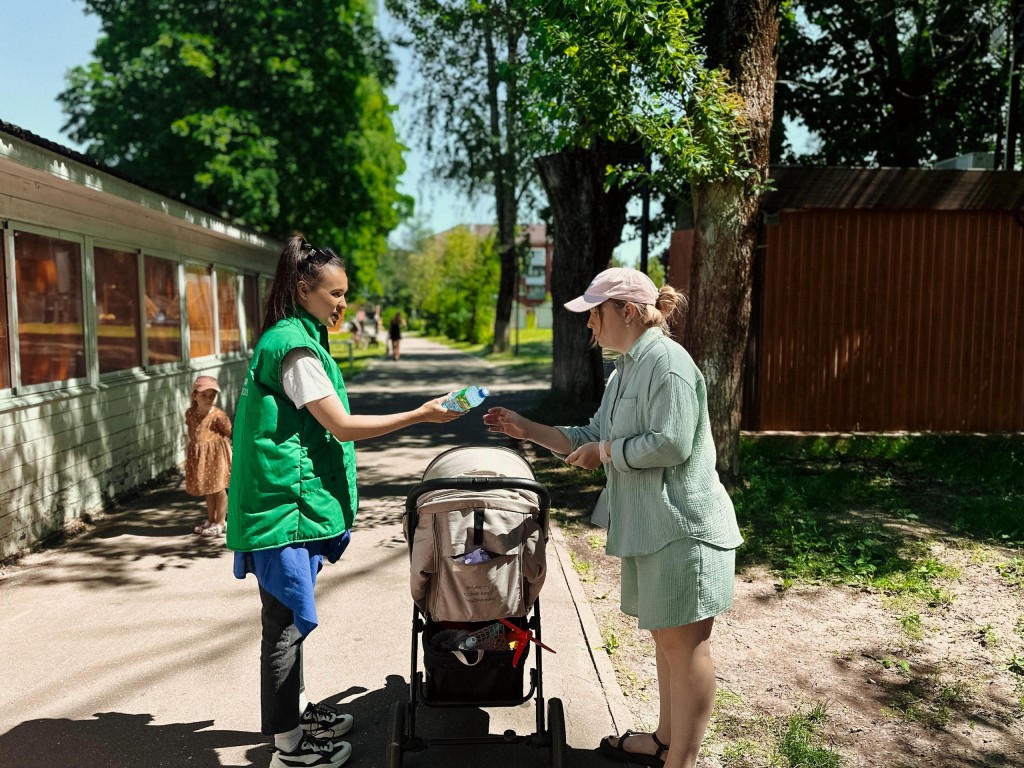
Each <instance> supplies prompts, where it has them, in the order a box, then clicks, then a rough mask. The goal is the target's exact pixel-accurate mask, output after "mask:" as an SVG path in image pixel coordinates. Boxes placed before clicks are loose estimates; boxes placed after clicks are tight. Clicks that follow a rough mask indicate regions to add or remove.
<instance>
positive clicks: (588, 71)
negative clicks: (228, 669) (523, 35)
mask: <svg viewBox="0 0 1024 768" xmlns="http://www.w3.org/2000/svg"><path fill="white" fill-rule="evenodd" d="M530 2H531V4H532V5H534V6H535V7H536V9H537V10H538V12H540V13H541V14H543V15H542V16H541V17H539V20H538V24H539V28H538V30H537V34H536V35H535V36H534V38H533V45H532V48H531V53H532V59H533V67H532V70H531V76H530V84H531V86H532V87H533V88H534V89H535V91H536V98H533V99H532V100H530V102H529V103H528V104H527V106H528V108H529V109H530V110H531V113H530V120H531V121H536V122H539V123H541V124H543V125H544V126H546V128H547V130H548V132H549V141H550V143H549V147H550V149H551V150H553V151H559V150H562V149H565V148H568V147H589V146H591V145H592V144H593V143H594V142H595V141H597V140H604V141H609V142H613V143H618V144H625V145H639V146H640V147H641V149H642V150H643V151H644V152H646V153H648V154H651V155H653V156H654V158H655V164H654V166H655V170H654V174H653V180H654V181H655V182H660V184H657V186H661V187H666V188H667V189H669V190H676V189H677V188H678V186H679V185H680V184H681V183H683V182H685V181H688V180H703V179H709V180H716V179H722V178H726V177H730V176H733V175H734V174H736V173H737V169H738V166H740V165H741V164H740V163H739V162H738V160H739V159H740V158H742V155H743V143H742V137H743V129H744V126H743V124H742V115H741V112H740V109H739V104H738V99H737V97H736V94H735V92H734V91H733V90H732V89H731V88H730V85H729V82H728V79H727V73H724V72H722V71H720V70H716V69H713V68H710V67H708V66H706V62H705V58H704V55H703V53H702V48H701V46H700V44H699V39H700V35H701V31H702V30H701V28H700V26H699V25H697V24H696V23H694V22H693V21H692V19H691V14H690V12H689V11H688V10H687V7H686V5H687V4H686V3H679V2H675V1H673V0H639V1H638V0H594V1H593V2H588V3H586V4H580V3H576V2H573V1H572V0H530ZM641 157H642V155H641ZM608 171H609V175H608V179H607V180H608V183H609V184H616V183H619V182H625V181H630V180H634V179H636V178H638V177H640V176H641V174H642V173H643V172H644V171H643V167H642V164H638V163H635V162H634V163H626V164H623V166H622V167H619V168H609V169H608Z"/></svg>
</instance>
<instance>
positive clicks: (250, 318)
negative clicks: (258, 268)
mask: <svg viewBox="0 0 1024 768" xmlns="http://www.w3.org/2000/svg"><path fill="white" fill-rule="evenodd" d="M242 308H243V310H244V311H245V345H246V348H248V349H252V348H253V347H255V346H256V340H257V339H258V338H259V337H260V284H259V279H258V278H257V277H256V275H243V276H242Z"/></svg>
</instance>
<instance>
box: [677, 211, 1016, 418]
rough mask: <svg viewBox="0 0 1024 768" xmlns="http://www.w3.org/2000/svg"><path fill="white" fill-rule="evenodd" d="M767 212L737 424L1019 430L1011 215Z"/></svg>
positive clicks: (1014, 260)
mask: <svg viewBox="0 0 1024 768" xmlns="http://www.w3.org/2000/svg"><path fill="white" fill-rule="evenodd" d="M777 221H778V223H777V225H771V226H767V227H766V228H765V241H764V248H763V249H761V250H760V251H759V261H760V263H759V264H758V265H757V274H756V279H755V288H754V294H755V295H754V308H753V312H754V317H753V319H752V339H751V355H750V359H749V364H748V366H747V374H746V382H745V388H746V397H745V404H744V418H743V422H744V428H747V429H753V430H763V431H770V430H799V431H890V430H910V431H937V432H946V431H951V432H998V431H1017V430H1024V310H1022V308H1021V304H1022V302H1024V231H1022V227H1021V224H1020V223H1019V221H1018V214H1016V213H1014V212H1007V211H978V210H956V211H951V210H897V211H891V210H869V209H847V210H837V209H831V210H785V211H783V212H781V213H780V214H778V219H777ZM686 261H689V259H686Z"/></svg>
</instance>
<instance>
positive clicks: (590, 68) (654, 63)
mask: <svg viewBox="0 0 1024 768" xmlns="http://www.w3.org/2000/svg"><path fill="white" fill-rule="evenodd" d="M532 1H533V5H534V7H535V9H536V11H537V13H538V17H539V26H538V28H537V29H536V31H535V33H534V34H533V35H532V36H531V62H532V69H531V72H530V84H531V86H532V89H533V92H532V93H531V98H530V100H529V101H528V102H526V104H527V108H528V109H530V110H532V115H531V117H530V122H531V123H532V124H537V125H541V126H544V128H545V129H546V130H547V131H548V132H549V142H550V144H549V146H550V149H551V150H552V151H549V153H547V154H545V155H543V156H541V157H540V158H538V160H537V164H538V167H539V169H540V173H541V178H542V180H543V182H544V185H545V188H546V190H547V193H548V201H549V204H550V207H551V211H552V214H553V217H554V227H553V228H554V244H555V262H554V265H553V269H552V278H551V279H552V284H551V294H552V300H553V303H554V340H553V350H552V351H553V373H552V387H553V389H555V390H561V391H563V392H566V393H569V394H571V395H572V396H573V397H574V398H576V399H577V400H580V401H596V400H597V399H599V398H600V395H601V392H602V390H603V371H602V369H601V360H600V356H599V355H598V354H597V353H595V352H591V353H590V354H589V355H588V354H587V352H586V349H587V344H588V341H589V333H588V331H587V329H586V318H584V317H581V316H579V315H573V314H572V313H569V312H566V311H564V310H563V309H562V304H563V303H564V302H565V301H568V300H569V299H571V298H573V297H574V296H577V295H579V294H580V293H582V292H583V291H584V290H585V289H586V287H587V284H588V283H589V282H590V279H591V278H592V277H593V276H594V275H595V274H596V273H597V272H598V271H600V270H601V269H604V268H605V267H607V266H608V264H609V261H610V259H611V254H612V250H613V249H614V248H615V246H616V245H618V243H619V240H620V238H621V232H622V226H623V223H624V222H625V218H626V204H627V203H628V201H629V198H630V197H631V196H632V194H633V193H634V191H635V190H636V185H637V183H638V182H640V181H645V182H646V183H649V184H650V185H651V187H652V189H653V190H654V191H655V192H659V191H660V192H665V191H670V192H671V191H676V192H677V191H678V189H679V187H680V186H682V185H683V184H685V183H687V181H688V180H689V179H694V178H696V179H701V180H707V181H710V180H722V179H730V178H733V177H735V176H736V175H737V173H739V174H740V175H744V174H747V173H749V172H750V169H749V168H748V167H747V166H746V165H745V164H743V163H740V162H739V160H740V159H741V157H742V155H743V153H744V151H745V149H744V144H743V142H742V132H743V125H742V123H741V122H740V120H739V119H738V115H739V110H738V102H737V99H736V94H735V93H734V92H732V91H730V89H729V88H728V86H727V84H726V82H725V79H724V76H723V73H721V72H718V71H714V70H712V69H710V68H708V67H706V66H705V63H704V60H703V57H702V56H701V55H700V52H699V49H698V46H697V44H696V37H697V34H698V33H699V29H698V27H697V26H696V25H695V24H693V23H692V21H691V18H690V15H689V12H688V10H687V8H686V7H685V6H684V4H681V3H679V2H676V1H675V0H641V1H639V2H637V1H636V0H592V2H589V3H587V4H585V5H582V4H579V3H575V2H571V0H532ZM647 156H653V163H652V165H651V168H653V172H652V173H650V174H648V173H647V171H646V170H645V169H646V168H647V166H648V164H647V163H646V162H645V160H646V157H647ZM581 359H582V360H583V363H582V364H581Z"/></svg>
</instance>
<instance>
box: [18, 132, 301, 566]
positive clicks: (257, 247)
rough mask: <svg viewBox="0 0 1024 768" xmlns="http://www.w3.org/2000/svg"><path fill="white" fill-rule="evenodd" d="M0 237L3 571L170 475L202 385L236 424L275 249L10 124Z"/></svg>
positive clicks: (273, 243)
mask: <svg viewBox="0 0 1024 768" xmlns="http://www.w3.org/2000/svg"><path fill="white" fill-rule="evenodd" d="M0 222H2V226H3V230H2V237H0V263H2V273H0V274H2V278H3V290H2V291H0V435H2V440H3V450H2V451H0V560H2V559H4V558H6V557H9V556H11V555H14V554H17V553H19V552H21V551H24V550H25V549H27V548H29V547H31V546H32V545H33V544H35V543H37V542H38V541H40V540H41V539H43V538H44V537H46V536H47V535H49V534H51V533H53V532H55V531H59V530H61V529H62V528H63V527H64V526H65V525H67V524H68V523H69V522H70V521H72V520H74V519H75V518H79V517H82V516H83V515H86V514H90V513H94V512H97V511H100V510H102V509H103V508H104V506H105V505H106V504H108V503H109V502H110V501H111V500H114V499H116V498H117V497H118V496H120V495H122V494H124V493H126V492H128V491H130V490H132V489H134V488H137V487H138V486H140V485H142V484H144V483H146V482H147V481H149V480H152V479H153V478H155V477H156V476H158V475H160V474H161V473H163V472H165V471H167V470H169V469H172V468H175V467H176V466H178V465H179V463H180V462H181V460H182V458H183V449H184V443H185V427H184V420H183V419H184V412H185V409H186V407H187V406H188V403H189V396H190V391H191V385H192V382H193V380H194V379H195V377H196V376H197V375H199V374H212V375H214V376H216V377H217V378H218V379H219V381H220V383H221V387H222V393H221V399H220V402H219V404H220V406H221V407H223V408H224V409H225V410H227V411H228V413H229V414H230V413H233V411H234V406H235V399H236V397H237V392H238V389H239V387H240V386H241V380H242V378H243V376H244V373H245V370H246V366H247V362H248V356H249V352H250V350H251V348H252V345H253V343H254V341H255V338H256V334H257V331H258V326H259V318H260V316H261V306H260V300H261V295H262V293H263V292H264V291H265V288H266V285H267V284H268V283H269V281H270V280H271V278H272V275H273V271H274V269H275V267H276V263H277V256H278V254H279V252H280V248H281V244H280V243H279V242H277V241H274V240H272V239H270V238H268V237H266V236H264V235H261V234H259V233H257V232H253V231H251V230H248V229H246V228H244V227H243V226H240V225H238V224H236V223H234V222H232V221H230V220H228V219H226V218H224V217H222V216H217V215H213V214H211V213H208V212H205V211H201V210H198V209H196V208H192V207H189V206H187V205H184V204H182V203H180V202H178V201H175V200H172V199H169V198H166V197H164V196H162V195H160V194H159V193H157V192H154V191H152V190H149V189H146V188H144V187H142V186H140V185H138V184H135V183H133V182H131V181H130V180H128V179H126V178H123V177H121V176H119V175H117V174H115V173H113V172H111V171H110V170H109V169H105V168H103V167H101V166H99V165H97V164H96V163H94V162H93V161H91V160H89V159H88V158H86V157H84V156H82V155H79V154H77V153H75V152H73V151H71V150H68V149H66V148H63V147H60V146H58V145H55V144H53V143H51V142H48V141H46V140H44V139H41V138H39V137H36V136H33V135H32V134H29V133H26V132H24V131H22V130H20V129H19V128H17V127H16V126H12V125H9V124H5V123H0ZM202 510H203V507H202V504H201V500H198V499H197V506H196V517H197V519H198V518H199V517H201V516H202V514H204V513H203V511H202Z"/></svg>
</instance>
